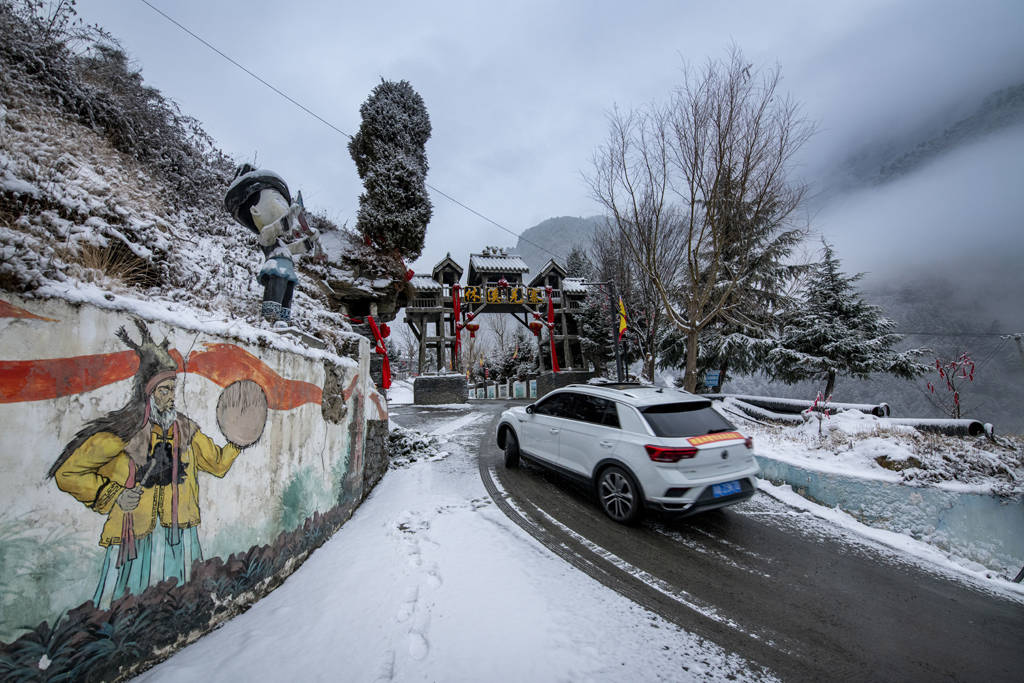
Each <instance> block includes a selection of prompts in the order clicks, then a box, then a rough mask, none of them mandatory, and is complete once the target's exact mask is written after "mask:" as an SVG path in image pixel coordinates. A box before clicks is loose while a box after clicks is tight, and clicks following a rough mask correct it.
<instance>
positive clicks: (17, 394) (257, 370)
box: [0, 344, 323, 410]
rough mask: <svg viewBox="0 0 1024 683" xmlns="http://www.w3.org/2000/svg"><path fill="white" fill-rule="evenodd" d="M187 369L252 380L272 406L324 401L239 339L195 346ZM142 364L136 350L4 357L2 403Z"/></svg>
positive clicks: (105, 378)
mask: <svg viewBox="0 0 1024 683" xmlns="http://www.w3.org/2000/svg"><path fill="white" fill-rule="evenodd" d="M170 354H171V356H172V357H173V358H174V359H175V360H176V361H177V362H178V372H181V371H182V367H183V366H184V365H185V364H184V363H183V362H182V358H181V354H180V353H179V352H178V351H177V350H176V349H171V351H170ZM187 365H188V367H187V369H188V372H194V373H196V374H198V375H202V376H203V377H206V378H207V379H209V380H211V381H212V382H214V383H215V384H217V385H219V386H221V387H226V386H228V385H229V384H231V383H232V382H235V381H237V380H240V379H251V380H253V381H255V382H257V383H258V384H259V385H260V386H262V387H263V390H264V391H265V392H266V393H267V404H268V407H269V408H270V409H272V410H291V409H292V408H296V407H298V406H300V405H303V404H306V403H316V404H319V403H320V402H321V400H322V399H323V392H322V390H321V389H320V387H318V386H316V385H315V384H311V383H309V382H302V381H298V380H289V379H285V378H284V377H281V375H279V374H277V373H276V372H274V370H273V369H271V368H270V367H269V366H268V365H267V364H266V363H264V362H263V361H261V360H260V359H259V358H257V357H256V356H254V355H252V354H251V353H249V352H248V351H246V350H245V349H242V348H241V347H238V346H235V345H234V344H208V345H207V347H206V350H205V351H194V352H193V353H192V354H191V355H190V356H189V359H188V364H187ZM138 369H139V357H138V355H136V353H135V352H134V351H120V352H117V353H102V354H96V355H92V356H74V357H71V358H41V359H37V360H17V361H0V403H21V402H23V401H44V400H49V399H55V398H59V397H61V396H70V395H73V394H81V393H84V392H87V391H93V390H96V389H99V388H101V387H105V386H107V385H108V384H113V383H115V382H120V381H122V380H126V379H130V378H132V377H133V376H134V375H135V373H136V372H137V371H138Z"/></svg>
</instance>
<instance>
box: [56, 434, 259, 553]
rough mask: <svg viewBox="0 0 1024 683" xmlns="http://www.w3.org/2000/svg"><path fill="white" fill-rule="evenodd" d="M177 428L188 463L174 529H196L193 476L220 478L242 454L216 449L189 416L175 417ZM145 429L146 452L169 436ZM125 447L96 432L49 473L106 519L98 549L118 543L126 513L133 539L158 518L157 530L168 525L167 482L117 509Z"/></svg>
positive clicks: (125, 471) (150, 528)
mask: <svg viewBox="0 0 1024 683" xmlns="http://www.w3.org/2000/svg"><path fill="white" fill-rule="evenodd" d="M178 424H179V429H180V432H181V434H182V441H183V443H188V448H187V449H185V450H184V451H182V453H181V461H182V462H185V463H188V465H187V466H186V467H185V478H184V481H182V483H181V484H179V485H178V527H179V528H181V529H187V528H189V527H193V526H198V525H199V478H198V476H197V475H198V473H199V472H200V471H203V472H209V473H210V474H212V475H214V476H215V477H223V476H224V475H225V474H227V472H228V470H229V469H231V465H232V464H233V463H234V462H235V458H237V457H238V454H239V453H240V452H241V451H240V450H239V448H238V446H235V445H234V444H232V443H229V444H227V445H226V446H224V447H223V448H221V447H219V446H217V444H215V443H214V442H213V440H212V439H210V437H208V436H206V435H205V434H203V433H202V432H201V431H199V429H198V427H197V426H196V424H195V423H194V422H192V421H191V420H189V419H188V418H185V417H182V416H180V415H179V418H178ZM150 427H151V430H150V433H149V444H148V449H147V453H148V452H151V451H152V448H153V445H154V444H155V443H156V442H157V441H158V440H161V439H162V440H167V439H169V438H170V437H169V434H168V433H165V432H164V430H163V429H162V428H161V427H159V426H157V425H155V424H151V425H150ZM169 431H170V430H168V432H169ZM143 438H145V435H144V434H143ZM133 440H134V437H133ZM126 448H128V444H127V443H126V442H125V441H124V440H122V439H120V438H118V437H117V436H114V435H113V434H111V433H110V432H99V433H97V434H94V435H92V436H91V437H89V439H88V440H86V442H85V443H83V444H82V445H81V446H79V447H78V449H77V450H75V452H74V453H72V454H71V455H70V457H68V459H67V460H66V461H65V462H64V463H63V464H62V465H61V466H60V467H59V468H58V469H57V472H56V473H55V475H54V479H55V480H56V482H57V487H58V488H60V490H61V491H66V492H67V493H70V494H71V495H72V496H74V497H75V498H77V499H78V500H79V501H80V502H82V503H84V504H85V505H86V507H89V508H92V509H93V510H95V511H96V512H99V513H101V514H106V515H107V522H106V524H104V525H103V532H102V534H101V535H100V545H101V546H109V545H111V544H114V545H119V544H120V543H121V530H122V528H123V526H124V516H125V514H130V515H131V516H132V525H133V527H134V533H135V537H136V538H143V537H145V536H147V535H149V534H150V533H152V532H153V529H155V528H156V524H157V521H158V520H159V522H160V524H161V525H162V526H165V527H170V526H171V525H172V521H173V520H172V516H171V486H170V485H169V484H168V485H166V486H153V487H151V488H148V489H143V491H142V496H141V498H140V499H139V504H138V507H136V508H135V509H134V510H132V511H131V512H128V513H126V512H125V511H124V510H122V509H121V506H119V505H117V497H118V496H119V495H121V492H122V491H124V489H125V486H124V485H125V483H126V482H127V481H128V473H129V465H128V460H129V455H128V452H127V451H126ZM129 450H130V449H129ZM141 464H142V463H138V465H141ZM140 469H141V468H140Z"/></svg>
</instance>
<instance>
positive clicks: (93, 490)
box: [48, 320, 241, 607]
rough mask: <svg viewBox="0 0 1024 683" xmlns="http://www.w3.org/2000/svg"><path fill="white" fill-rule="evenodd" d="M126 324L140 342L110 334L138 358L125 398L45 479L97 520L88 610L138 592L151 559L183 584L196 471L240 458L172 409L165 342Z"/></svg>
mask: <svg viewBox="0 0 1024 683" xmlns="http://www.w3.org/2000/svg"><path fill="white" fill-rule="evenodd" d="M135 326H136V327H137V328H138V330H139V333H140V334H141V340H142V341H141V343H138V344H136V343H135V342H134V341H132V339H131V338H130V337H129V336H128V333H127V332H126V331H125V329H124V328H123V327H122V328H121V329H120V330H118V332H117V336H118V338H119V339H120V340H121V341H123V342H124V343H125V345H127V346H128V347H129V348H131V349H132V350H134V351H135V352H136V354H138V356H139V369H138V371H137V372H136V373H135V379H134V382H133V385H132V395H131V398H130V399H129V401H128V402H127V403H126V404H125V406H124V407H122V408H121V409H119V410H116V411H114V412H112V413H110V414H108V415H106V416H104V417H100V418H97V419H95V420H93V421H91V422H89V423H88V424H86V426H85V427H84V428H82V430H81V431H79V432H78V433H77V434H76V435H75V437H74V438H73V439H72V440H71V441H70V442H69V443H68V444H67V446H65V447H64V450H63V452H62V453H61V455H60V457H58V458H57V461H56V462H54V464H53V466H52V467H51V468H50V471H49V473H48V476H50V477H53V478H54V480H55V481H56V484H57V487H58V488H59V489H60V490H61V491H65V492H67V493H69V494H71V495H72V496H74V497H75V498H76V499H77V500H78V501H79V502H81V503H83V504H84V505H85V506H86V507H88V508H89V509H91V510H94V511H96V512H98V513H100V514H104V515H106V516H107V521H106V523H105V524H104V525H103V531H102V532H101V535H100V541H99V544H100V546H103V547H105V548H106V549H107V550H106V556H105V558H104V562H103V569H102V571H101V574H100V579H99V584H98V585H97V587H96V593H95V595H94V597H93V602H94V603H95V604H96V606H98V607H101V606H102V607H106V606H107V605H109V603H110V601H111V600H116V599H118V598H120V597H121V596H123V595H125V594H126V593H134V594H136V595H138V594H140V593H141V592H142V591H144V590H145V589H146V587H147V586H149V584H150V581H151V576H152V565H153V564H154V561H155V562H156V563H157V564H158V566H160V567H161V569H159V570H158V571H159V575H158V576H159V578H158V579H157V580H158V581H159V580H164V579H168V578H171V577H174V578H176V579H177V580H178V585H181V584H182V583H184V582H185V581H186V580H187V578H188V577H187V575H186V569H187V568H190V567H191V565H192V562H193V561H194V560H202V549H201V548H200V546H199V534H198V526H199V522H200V519H199V479H198V474H199V472H200V471H202V472H209V473H210V474H212V475H214V476H216V477H223V476H224V475H225V474H227V472H228V470H229V469H231V465H232V464H233V463H234V461H235V459H236V458H237V457H238V454H239V453H240V452H241V448H240V447H239V446H237V445H235V444H232V443H228V444H227V445H226V446H224V447H219V446H217V445H216V443H214V441H213V440H212V439H210V437H208V436H206V435H205V434H203V432H202V431H200V429H199V427H198V425H196V423H195V422H193V421H192V420H191V419H189V418H188V417H187V416H185V415H183V414H182V413H179V412H177V411H176V410H175V409H174V394H175V385H176V376H177V375H176V373H177V367H178V366H177V363H176V362H175V360H174V359H173V358H172V357H171V355H170V353H169V352H168V340H167V339H164V341H163V343H161V344H156V343H155V342H154V341H153V338H152V337H151V336H150V333H149V330H148V329H147V328H146V326H145V324H144V323H143V322H142V321H140V320H135Z"/></svg>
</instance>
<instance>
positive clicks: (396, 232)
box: [348, 80, 433, 260]
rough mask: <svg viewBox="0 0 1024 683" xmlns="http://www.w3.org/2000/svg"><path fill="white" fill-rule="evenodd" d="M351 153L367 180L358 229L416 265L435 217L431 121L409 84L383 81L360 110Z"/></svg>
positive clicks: (369, 238)
mask: <svg viewBox="0 0 1024 683" xmlns="http://www.w3.org/2000/svg"><path fill="white" fill-rule="evenodd" d="M359 113H360V114H361V115H362V119H363V120H362V123H361V124H360V126H359V131H358V132H357V133H356V134H355V136H354V137H353V138H352V140H351V141H350V142H349V145H348V150H349V153H350V154H351V155H352V159H353V160H354V161H355V163H356V171H357V172H358V173H359V177H360V179H362V181H363V189H364V192H363V194H362V195H360V197H359V213H358V215H357V218H356V229H357V230H359V232H360V234H362V235H363V237H364V238H365V239H366V240H367V241H369V242H370V243H371V244H373V245H374V246H375V247H377V248H378V249H382V250H385V251H397V252H398V253H399V254H400V255H401V256H402V257H403V258H406V259H410V260H415V259H416V258H418V257H419V255H420V253H421V252H422V251H423V242H424V239H425V236H426V231H427V223H429V222H430V217H431V215H432V213H433V207H432V206H431V203H430V196H429V195H428V194H427V187H426V177H427V168H428V165H427V153H426V144H427V140H428V139H429V138H430V132H431V129H430V117H429V116H428V115H427V108H426V105H425V104H424V103H423V98H422V97H420V96H419V94H418V93H417V92H416V91H415V90H413V88H412V86H411V85H410V84H409V83H408V81H398V82H394V81H384V80H382V81H381V83H380V85H378V86H377V87H376V88H374V89H373V92H372V93H370V96H369V97H368V98H367V99H366V101H365V102H363V104H362V106H361V107H360V108H359Z"/></svg>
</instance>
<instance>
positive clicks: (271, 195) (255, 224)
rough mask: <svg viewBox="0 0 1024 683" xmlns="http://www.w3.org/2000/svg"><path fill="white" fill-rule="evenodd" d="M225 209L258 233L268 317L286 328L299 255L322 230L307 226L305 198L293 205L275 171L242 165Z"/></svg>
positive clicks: (265, 315)
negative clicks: (304, 215)
mask: <svg viewBox="0 0 1024 683" xmlns="http://www.w3.org/2000/svg"><path fill="white" fill-rule="evenodd" d="M224 208H226V209H227V210H228V212H229V213H230V214H231V215H232V216H233V217H234V219H235V220H236V221H238V222H239V223H241V224H242V225H244V226H245V227H247V228H249V229H250V230H252V231H253V232H254V233H256V241H257V243H258V244H259V246H260V248H261V249H262V250H263V255H264V256H265V257H266V261H265V262H264V263H263V267H262V268H260V272H259V275H258V276H257V278H256V279H257V281H258V282H259V283H260V284H261V285H263V306H262V308H261V310H260V313H261V315H262V316H263V319H264V320H266V321H268V322H270V323H272V324H274V325H275V326H281V327H286V326H287V325H288V324H289V323H290V322H291V318H292V294H293V293H294V292H295V283H296V282H298V277H297V276H296V274H295V264H294V256H296V255H299V254H308V253H310V252H312V251H314V250H315V249H317V247H318V246H319V232H318V231H317V230H315V229H312V228H310V227H309V226H307V225H306V223H305V220H304V218H303V215H302V196H301V193H299V197H298V198H297V201H296V202H295V203H294V204H293V203H292V198H291V193H290V192H289V191H288V185H287V184H286V183H285V182H284V179H282V178H281V176H279V175H277V174H276V173H274V172H273V171H268V170H266V169H262V168H254V167H253V166H252V165H250V164H243V165H242V166H240V167H239V168H238V170H237V171H236V172H235V179H234V181H233V182H232V183H231V186H230V187H229V188H228V191H227V194H226V195H225V197H224Z"/></svg>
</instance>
